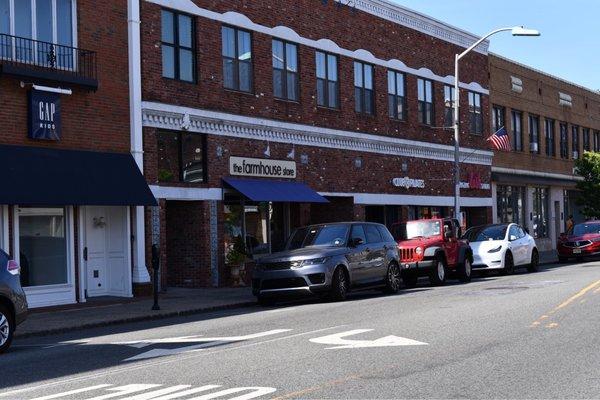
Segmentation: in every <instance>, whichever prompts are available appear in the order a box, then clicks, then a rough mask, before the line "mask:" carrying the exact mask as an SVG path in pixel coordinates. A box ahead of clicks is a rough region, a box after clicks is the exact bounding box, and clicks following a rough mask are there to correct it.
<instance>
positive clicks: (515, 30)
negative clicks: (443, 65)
mask: <svg viewBox="0 0 600 400" xmlns="http://www.w3.org/2000/svg"><path fill="white" fill-rule="evenodd" d="M505 31H511V33H512V35H513V36H540V32H539V31H537V30H535V29H526V28H524V27H522V26H515V27H512V28H500V29H496V30H493V31H491V32H490V33H488V34H487V35H485V36H483V37H482V38H481V39H479V40H478V41H476V42H475V43H473V44H472V45H471V47H469V48H468V49H466V50H465V51H463V52H462V53H460V54H457V55H456V57H455V60H454V93H455V96H456V99H454V215H455V218H456V219H457V220H459V221H461V218H460V146H459V134H460V132H459V128H458V124H459V119H460V116H459V103H460V91H459V90H460V89H459V87H458V84H459V78H458V62H459V61H460V60H461V59H462V58H463V57H464V56H466V55H467V54H468V53H469V52H470V51H471V50H473V49H474V48H476V47H477V46H479V45H480V44H481V43H482V42H483V41H484V40H485V39H487V38H489V37H490V36H492V35H495V34H496V33H499V32H505Z"/></svg>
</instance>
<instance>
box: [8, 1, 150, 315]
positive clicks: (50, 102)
mask: <svg viewBox="0 0 600 400" xmlns="http://www.w3.org/2000/svg"><path fill="white" fill-rule="evenodd" d="M0 14H1V15H2V19H1V20H0V52H1V54H2V56H1V57H0V71H1V75H0V120H1V121H2V134H1V135H0V164H1V166H0V177H1V181H2V191H1V193H0V227H1V229H0V247H1V248H2V249H3V250H5V251H6V252H8V253H10V254H11V256H12V257H13V258H15V259H16V260H17V261H19V263H20V265H21V281H22V285H23V286H24V288H25V291H26V293H27V298H28V302H29V305H30V307H39V306H48V305H56V304H65V303H73V302H76V301H85V300H86V298H87V297H91V296H102V295H116V296H131V295H132V294H133V289H132V288H133V285H134V284H135V283H136V282H139V283H144V282H145V283H147V282H148V281H149V276H148V272H147V269H146V267H145V263H144V259H143V257H144V241H143V240H137V238H138V237H139V238H143V237H144V231H143V229H144V221H143V207H137V208H136V207H131V206H135V205H152V204H154V199H153V197H152V194H151V192H150V191H149V189H148V186H147V185H146V183H145V181H144V179H143V176H142V174H141V171H140V169H139V168H138V166H137V165H136V163H135V161H134V159H133V158H132V156H131V153H130V152H131V150H132V148H131V141H130V113H129V109H130V96H129V87H130V85H129V78H130V74H129V63H128V23H127V21H128V15H127V4H126V2H125V1H108V2H105V1H103V2H97V1H88V0H77V1H75V0H45V1H42V0H37V1H33V0H6V1H1V2H0ZM138 158H139V157H138ZM136 210H137V211H136ZM136 215H137V216H138V218H137V219H136ZM140 255H141V257H140Z"/></svg>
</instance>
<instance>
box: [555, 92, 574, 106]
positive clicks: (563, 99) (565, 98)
mask: <svg viewBox="0 0 600 400" xmlns="http://www.w3.org/2000/svg"><path fill="white" fill-rule="evenodd" d="M558 105H559V106H565V107H573V98H572V97H571V96H570V95H568V94H566V93H562V92H558Z"/></svg>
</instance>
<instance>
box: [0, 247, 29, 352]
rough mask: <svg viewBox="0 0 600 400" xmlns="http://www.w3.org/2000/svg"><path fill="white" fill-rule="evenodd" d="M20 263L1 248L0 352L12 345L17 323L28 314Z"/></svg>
mask: <svg viewBox="0 0 600 400" xmlns="http://www.w3.org/2000/svg"><path fill="white" fill-rule="evenodd" d="M19 272H20V268H19V264H17V263H16V262H15V261H13V260H11V259H10V257H9V256H8V254H6V253H5V252H4V251H2V250H0V354H2V353H4V352H5V351H6V350H8V348H9V347H10V344H11V342H12V338H13V335H14V333H15V329H16V327H17V325H19V324H20V323H21V322H23V321H24V320H25V318H26V316H27V300H26V299H25V293H24V292H23V288H21V283H20V281H19Z"/></svg>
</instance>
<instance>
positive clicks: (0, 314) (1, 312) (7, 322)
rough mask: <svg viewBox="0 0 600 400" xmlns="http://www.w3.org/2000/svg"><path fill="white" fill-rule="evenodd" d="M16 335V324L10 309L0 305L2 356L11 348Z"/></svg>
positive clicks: (0, 352)
mask: <svg viewBox="0 0 600 400" xmlns="http://www.w3.org/2000/svg"><path fill="white" fill-rule="evenodd" d="M14 333H15V322H14V319H13V316H12V314H11V313H10V311H9V310H8V308H7V307H6V306H4V305H2V304H0V354H2V353H4V352H5V351H6V350H8V348H9V347H10V344H11V342H12V339H13V335H14Z"/></svg>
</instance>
